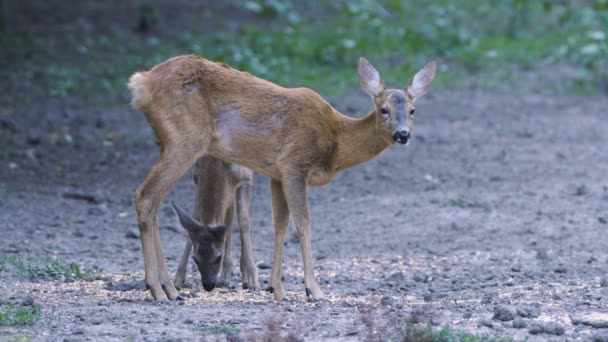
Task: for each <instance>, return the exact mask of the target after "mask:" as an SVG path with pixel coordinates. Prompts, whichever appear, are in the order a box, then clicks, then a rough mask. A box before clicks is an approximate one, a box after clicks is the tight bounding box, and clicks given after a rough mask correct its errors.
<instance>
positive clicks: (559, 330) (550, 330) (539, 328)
mask: <svg viewBox="0 0 608 342" xmlns="http://www.w3.org/2000/svg"><path fill="white" fill-rule="evenodd" d="M528 332H529V333H530V334H532V335H538V334H550V335H558V336H561V335H563V334H564V333H565V332H566V328H564V327H563V326H562V325H560V324H557V323H555V322H549V323H546V324H540V323H534V324H532V325H531V326H530V329H528Z"/></svg>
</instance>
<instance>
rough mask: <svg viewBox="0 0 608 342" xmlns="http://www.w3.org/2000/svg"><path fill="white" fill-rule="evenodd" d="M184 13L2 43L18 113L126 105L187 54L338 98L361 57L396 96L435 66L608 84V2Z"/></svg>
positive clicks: (283, 2) (229, 8) (496, 76)
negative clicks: (46, 100)
mask: <svg viewBox="0 0 608 342" xmlns="http://www.w3.org/2000/svg"><path fill="white" fill-rule="evenodd" d="M84 3H85V4H86V2H84ZM54 5H55V6H58V5H57V4H54ZM176 6H177V5H174V6H173V7H167V6H166V4H165V2H163V1H140V2H139V4H138V5H137V6H136V7H134V8H133V9H132V10H133V12H134V13H133V16H137V18H138V20H137V22H136V23H135V22H129V23H127V24H124V23H120V22H113V18H112V17H111V16H110V17H108V18H105V21H104V20H102V21H101V23H104V22H105V23H107V24H108V25H107V26H104V29H100V27H99V23H100V21H99V18H97V19H98V20H97V21H96V24H97V25H98V26H94V27H93V29H91V30H89V31H88V32H78V31H76V32H69V33H67V34H56V33H55V34H53V33H49V34H48V35H31V34H30V35H28V34H24V35H11V34H4V33H2V34H0V39H2V40H1V42H2V50H5V49H6V50H7V51H10V52H9V54H10V56H11V57H12V58H11V60H12V61H13V63H12V65H10V67H9V68H3V69H2V70H1V71H0V78H3V79H7V80H9V81H8V82H2V88H6V89H1V90H4V91H8V92H9V93H13V94H15V96H14V97H13V100H14V101H19V100H20V99H21V100H22V101H28V96H29V95H24V93H23V92H20V91H18V89H21V88H27V89H37V88H38V90H39V93H45V94H48V95H50V96H51V98H56V99H59V100H61V101H65V100H68V99H70V98H73V97H74V96H81V97H82V96H88V97H86V98H87V99H99V100H100V101H101V102H104V101H105V102H108V100H109V99H111V97H108V95H113V96H116V95H120V94H124V91H125V87H124V84H125V82H126V79H127V77H128V76H129V75H130V74H131V73H132V72H133V71H135V70H139V69H143V68H149V67H151V66H152V65H154V64H156V63H159V62H161V61H163V60H165V59H167V58H169V57H171V56H174V55H178V54H185V53H197V54H200V55H202V56H204V57H206V58H208V59H211V60H218V61H223V62H226V63H229V64H231V65H232V66H234V67H235V68H238V69H242V70H247V71H250V72H251V73H253V74H256V75H258V76H260V77H263V78H266V79H269V80H271V81H274V82H277V83H279V84H282V85H285V86H310V87H313V88H315V89H317V90H319V91H321V92H325V91H330V92H332V94H333V95H337V94H338V93H339V92H341V91H344V90H346V89H347V88H349V87H353V86H356V85H357V81H356V72H355V65H356V62H357V60H358V58H359V57H360V56H366V57H367V58H368V59H370V61H372V63H374V64H375V65H376V66H377V67H378V69H380V71H381V73H382V74H383V77H384V78H385V81H387V83H388V84H390V85H392V86H399V85H401V84H402V83H404V82H406V81H407V80H408V79H409V77H411V74H412V73H413V72H414V71H415V70H417V69H418V68H420V67H421V66H423V65H424V64H425V63H426V62H427V61H428V60H430V59H438V60H439V62H440V76H439V77H438V79H437V80H438V83H443V84H466V85H475V86H482V87H509V86H512V85H514V84H518V87H519V88H521V84H520V83H521V82H520V83H518V81H519V78H518V75H521V74H525V73H533V74H538V75H539V77H538V79H539V80H545V79H547V80H551V81H552V82H551V83H547V84H543V83H542V82H541V81H539V84H536V85H535V86H536V87H538V88H542V89H544V90H547V89H549V90H555V91H572V90H573V89H574V90H576V91H577V92H579V93H586V92H590V91H595V90H596V89H599V86H605V83H606V76H607V74H608V65H607V63H608V62H607V60H608V59H607V58H608V45H607V40H606V34H607V30H608V0H579V1H577V0H560V1H553V0H540V1H526V0H492V1H473V0H459V1H452V0H436V1H424V0H410V1H400V0H382V1H373V0H352V1H332V2H327V1H320V0H309V1H305V2H301V1H294V0H257V1H237V0H230V1H228V2H227V3H225V5H224V6H223V7H217V6H216V7H210V8H211V9H210V10H207V11H201V12H200V13H197V12H196V11H195V12H193V13H190V15H191V17H192V18H190V19H191V20H184V21H180V19H179V18H180V16H177V15H175V13H177V12H175V11H179V8H177V7H176ZM89 7H90V8H89ZM89 7H87V5H82V13H83V15H82V16H83V18H86V17H87V13H90V11H94V10H95V8H96V7H95V6H93V5H90V6H89ZM50 10H51V9H50ZM97 10H98V9H97ZM87 11H89V12H87ZM185 11H190V12H192V10H191V9H190V10H189V9H188V8H186V9H185ZM104 13H105V12H104ZM182 17H183V16H182ZM102 19H104V18H102ZM4 22H5V21H2V23H4ZM203 22H204V23H205V25H197V24H196V23H203ZM193 23H194V24H193ZM9 24H10V23H9ZM1 27H2V28H1V29H2V30H3V32H4V31H6V32H10V31H7V30H9V27H8V26H6V25H4V26H1ZM203 27H204V28H203ZM210 27H212V28H213V29H211V30H210V29H209V28H210ZM168 32H170V33H168ZM556 80H558V81H559V82H555V81H556ZM34 93H35V92H34ZM20 96H21V97H20Z"/></svg>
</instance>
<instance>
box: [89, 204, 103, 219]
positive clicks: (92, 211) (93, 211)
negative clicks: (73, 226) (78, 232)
mask: <svg viewBox="0 0 608 342" xmlns="http://www.w3.org/2000/svg"><path fill="white" fill-rule="evenodd" d="M107 209H108V206H107V205H105V204H100V205H97V206H94V207H91V208H89V210H88V214H89V215H91V216H101V215H103V214H105V213H106V211H107Z"/></svg>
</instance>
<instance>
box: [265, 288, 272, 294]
mask: <svg viewBox="0 0 608 342" xmlns="http://www.w3.org/2000/svg"><path fill="white" fill-rule="evenodd" d="M265 290H266V291H268V292H270V293H274V287H272V286H268V287H267V288H266V289H265Z"/></svg>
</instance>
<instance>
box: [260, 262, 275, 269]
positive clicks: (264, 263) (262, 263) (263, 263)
mask: <svg viewBox="0 0 608 342" xmlns="http://www.w3.org/2000/svg"><path fill="white" fill-rule="evenodd" d="M258 268H259V269H261V270H269V269H271V268H272V265H270V264H269V263H267V262H264V261H262V262H260V263H259V264H258Z"/></svg>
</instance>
